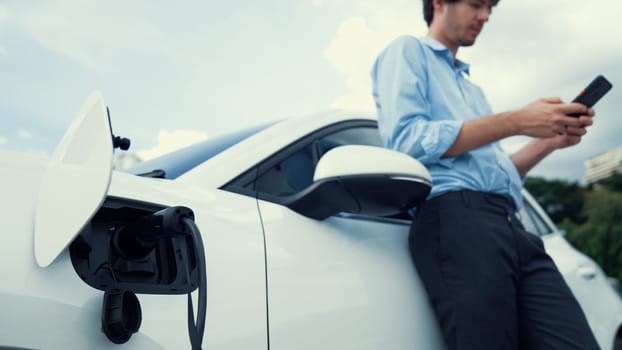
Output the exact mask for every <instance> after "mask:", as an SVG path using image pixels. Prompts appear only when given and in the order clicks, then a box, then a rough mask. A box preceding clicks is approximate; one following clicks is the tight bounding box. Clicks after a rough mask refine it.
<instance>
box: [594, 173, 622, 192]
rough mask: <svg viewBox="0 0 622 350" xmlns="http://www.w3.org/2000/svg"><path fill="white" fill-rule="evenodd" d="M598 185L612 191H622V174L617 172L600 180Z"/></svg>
mask: <svg viewBox="0 0 622 350" xmlns="http://www.w3.org/2000/svg"><path fill="white" fill-rule="evenodd" d="M598 185H599V186H601V187H604V188H606V189H608V190H610V191H614V192H622V174H620V173H615V174H613V175H611V176H609V177H608V178H606V179H602V180H600V181H598Z"/></svg>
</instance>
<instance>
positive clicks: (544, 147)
mask: <svg viewBox="0 0 622 350" xmlns="http://www.w3.org/2000/svg"><path fill="white" fill-rule="evenodd" d="M555 149H556V147H554V146H553V145H552V144H551V142H550V139H534V140H532V141H531V142H529V143H528V144H527V145H525V147H523V148H521V149H520V150H519V151H518V152H516V153H514V154H513V155H512V162H513V163H514V165H515V166H516V169H518V172H519V173H520V175H521V176H525V175H527V173H528V172H529V170H531V169H532V168H533V167H534V166H536V164H538V163H539V162H540V161H541V160H542V159H544V158H545V157H546V156H548V155H549V154H551V153H552V152H553V151H554V150H555Z"/></svg>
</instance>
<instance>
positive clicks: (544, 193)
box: [525, 177, 585, 224]
mask: <svg viewBox="0 0 622 350" xmlns="http://www.w3.org/2000/svg"><path fill="white" fill-rule="evenodd" d="M525 188H526V189H527V190H528V191H529V192H530V193H531V195H533V196H534V198H535V199H536V200H537V201H538V203H540V205H541V206H542V208H544V210H546V212H547V214H549V216H550V217H551V220H553V222H555V223H556V224H559V223H561V222H562V221H564V219H566V220H570V221H572V222H574V223H575V224H581V223H583V222H585V216H584V215H583V213H582V209H583V196H584V192H585V189H584V188H582V187H581V186H579V184H578V183H577V182H568V181H564V180H547V179H545V178H542V177H527V180H526V181H525Z"/></svg>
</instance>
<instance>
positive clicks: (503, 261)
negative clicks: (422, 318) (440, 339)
mask: <svg viewBox="0 0 622 350" xmlns="http://www.w3.org/2000/svg"><path fill="white" fill-rule="evenodd" d="M410 250H411V254H412V257H413V261H414V263H415V266H416V268H417V270H418V272H419V275H420V277H421V279H422V281H423V283H424V285H425V288H426V290H427V292H428V297H429V299H430V302H431V305H432V307H433V309H434V311H435V313H436V315H437V318H438V320H439V323H440V326H441V329H442V333H443V336H444V338H445V342H446V344H447V347H448V349H451V350H458V349H459V350H466V349H473V350H487V349H490V350H512V349H525V350H527V349H529V350H538V349H590V350H591V349H598V345H597V343H596V340H595V339H594V335H593V334H592V332H591V330H590V328H589V325H588V323H587V320H586V318H585V315H584V313H583V311H582V310H581V308H580V306H579V304H578V303H577V301H576V300H575V298H574V296H573V295H572V292H571V291H570V289H569V288H568V286H567V285H566V283H565V282H564V280H563V278H562V276H561V274H560V273H559V271H558V270H557V268H556V267H555V264H554V263H553V261H552V260H551V258H550V257H549V256H548V255H547V254H546V252H545V251H544V246H543V244H542V240H541V239H540V238H539V237H537V236H535V235H532V234H530V233H527V232H526V231H525V230H524V228H523V226H522V224H521V223H520V222H519V220H518V219H517V218H516V215H515V213H514V209H513V205H512V204H511V202H510V201H508V200H507V199H506V198H504V197H503V196H499V195H495V194H488V193H482V192H473V191H459V192H450V193H447V194H444V195H441V196H440V197H437V198H434V199H431V200H429V201H426V202H425V203H424V204H422V205H421V206H420V207H419V208H418V209H417V212H416V215H415V219H414V221H413V224H412V227H411V232H410Z"/></svg>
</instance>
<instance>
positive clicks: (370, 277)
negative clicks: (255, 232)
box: [240, 121, 442, 350]
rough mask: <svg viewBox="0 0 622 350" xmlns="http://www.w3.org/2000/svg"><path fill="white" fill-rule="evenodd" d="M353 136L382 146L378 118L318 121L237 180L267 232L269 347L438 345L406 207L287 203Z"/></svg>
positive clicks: (354, 140)
mask: <svg viewBox="0 0 622 350" xmlns="http://www.w3.org/2000/svg"><path fill="white" fill-rule="evenodd" d="M348 144H364V145H376V146H380V139H379V135H378V131H377V129H376V124H375V122H372V121H350V122H345V123H338V124H335V125H331V126H329V127H326V128H323V129H321V130H318V131H316V132H314V133H312V134H311V135H308V136H307V137H304V138H302V139H300V140H298V141H297V142H295V143H293V144H291V145H289V146H288V147H286V148H284V149H282V150H281V151H280V152H277V153H276V154H274V155H273V156H272V157H270V158H269V159H267V160H266V161H264V162H263V163H262V164H260V165H259V166H258V167H257V169H256V175H255V176H253V177H252V179H253V180H251V181H248V182H247V183H240V186H241V187H244V188H246V189H247V190H249V191H251V192H253V193H256V194H257V196H258V208H259V212H260V215H261V220H262V224H263V229H264V232H265V244H266V266H267V268H266V269H267V271H266V272H267V274H266V275H267V289H268V300H267V303H268V310H269V314H268V322H269V339H270V348H271V349H273V350H281V349H283V350H285V349H299V350H304V349H309V350H311V349H314V350H315V349H340V350H341V349H358V350H364V349H379V348H383V347H387V346H389V347H391V349H396V350H399V349H413V348H414V349H440V348H441V344H442V342H441V337H440V333H439V330H438V328H437V324H436V321H435V318H434V316H433V314H432V311H431V309H430V307H429V305H428V302H427V298H426V295H425V291H424V289H423V287H422V285H421V282H420V281H419V278H418V276H417V274H416V273H415V269H414V267H413V265H412V262H411V258H410V254H409V250H408V242H407V241H408V230H409V224H410V221H409V220H408V218H407V216H403V217H396V218H373V217H366V216H362V215H346V214H337V215H334V216H332V217H329V218H328V219H325V220H322V221H319V220H314V219H310V218H307V217H305V216H303V215H301V214H299V213H297V212H294V211H292V210H290V209H289V208H287V207H286V206H284V205H283V204H282V203H283V202H282V199H283V198H284V197H285V196H287V195H291V194H295V193H297V192H299V191H301V190H302V189H304V188H306V187H307V186H308V185H310V184H311V183H312V179H313V172H314V169H315V165H316V163H317V161H318V159H319V158H320V157H321V156H322V154H324V153H325V152H327V151H328V150H330V149H332V148H333V147H337V146H340V145H348ZM242 178H243V177H242ZM318 205H322V204H321V203H318Z"/></svg>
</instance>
